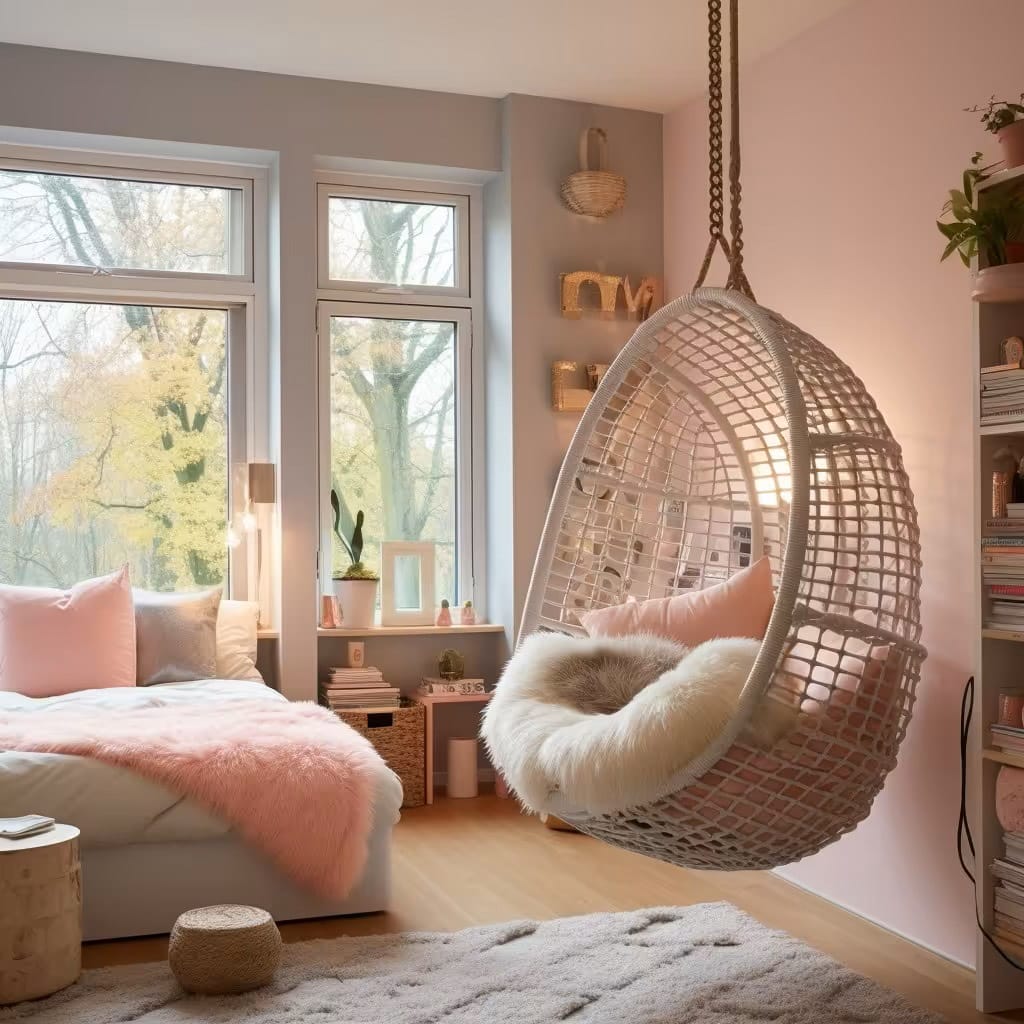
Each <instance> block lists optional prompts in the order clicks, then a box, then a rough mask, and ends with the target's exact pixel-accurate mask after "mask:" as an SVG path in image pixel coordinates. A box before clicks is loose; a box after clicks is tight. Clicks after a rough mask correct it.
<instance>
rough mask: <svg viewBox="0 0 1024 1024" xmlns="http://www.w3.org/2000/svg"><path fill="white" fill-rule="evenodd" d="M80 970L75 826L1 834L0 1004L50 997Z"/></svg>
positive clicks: (79, 893)
mask: <svg viewBox="0 0 1024 1024" xmlns="http://www.w3.org/2000/svg"><path fill="white" fill-rule="evenodd" d="M81 973H82V874H81V866H80V864H79V860H78V829H77V828H75V827H74V826H72V825H55V826H54V827H53V828H52V829H49V830H48V831H46V832H42V833H40V834H39V835H35V836H29V837H28V838H26V839H0V1003H20V1002H21V1001H22V1000H24V999H39V998H40V997H41V996H48V995H50V994H51V993H53V992H56V991H58V990H59V989H62V988H66V987H67V986H68V985H70V984H72V983H73V982H75V981H77V980H78V976H79V974H81Z"/></svg>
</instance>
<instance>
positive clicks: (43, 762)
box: [0, 679, 402, 846]
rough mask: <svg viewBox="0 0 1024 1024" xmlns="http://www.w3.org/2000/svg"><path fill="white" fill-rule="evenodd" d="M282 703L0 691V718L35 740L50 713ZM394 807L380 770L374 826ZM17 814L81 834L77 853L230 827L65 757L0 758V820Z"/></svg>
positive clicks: (238, 692)
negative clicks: (23, 723)
mask: <svg viewBox="0 0 1024 1024" xmlns="http://www.w3.org/2000/svg"><path fill="white" fill-rule="evenodd" d="M284 699H285V698H284V697H282V696H281V694H279V693H278V692H277V691H276V690H272V689H270V687H267V686H263V685H261V684H259V683H252V682H247V681H246V682H240V681H237V680H229V679H204V680H199V681H197V682H194V683H177V684H173V685H163V686H148V687H111V688H110V689H106V690H83V691H81V692H79V693H68V694H64V695H63V696H60V697H46V698H42V699H39V698H31V697H23V696H21V694H17V693H3V692H0V714H7V713H11V712H14V713H21V714H26V715H32V716H34V721H37V722H38V726H39V730H40V733H41V734H42V733H44V732H45V730H46V714H47V712H48V711H52V710H54V709H57V708H61V709H67V708H68V707H71V706H74V707H88V708H92V709H100V710H105V711H108V712H109V713H110V714H112V715H116V714H117V712H118V711H119V710H122V709H125V708H140V707H156V706H159V705H168V704H171V705H175V704H178V705H184V704H189V705H193V706H194V705H196V704H202V703H203V702H207V701H225V700H239V701H242V700H245V701H251V700H284ZM183 727H184V723H183ZM401 803H402V785H401V783H400V782H399V780H398V778H397V777H396V776H395V774H394V773H393V772H392V771H390V769H388V768H385V767H383V766H382V767H381V770H380V774H379V777H378V779H377V784H376V793H375V797H374V820H375V822H376V823H378V824H379V823H381V822H388V823H393V822H395V821H397V820H398V809H399V807H400V806H401ZM20 814H47V815H49V816H50V817H52V818H56V819H57V821H60V822H64V823H66V824H69V825H76V826H77V827H78V828H79V829H81V831H82V840H81V841H82V844H83V846H122V845H124V844H126V843H162V842H170V841H174V840H183V839H187V840H202V839H215V838H218V837H220V836H224V835H227V834H228V833H229V832H230V831H231V828H230V826H228V825H227V824H225V823H224V822H223V821H221V820H220V819H219V818H217V817H215V816H214V815H213V814H211V813H210V812H208V811H206V810H204V809H203V808H202V807H199V806H198V805H197V804H194V803H192V802H191V801H190V800H187V799H185V798H184V797H181V796H179V795H178V794H176V793H172V792H171V791H170V790H168V789H165V788H164V787H163V786H161V785H158V784H157V783H155V782H150V781H149V780H147V779H144V778H141V777H140V776H138V775H135V774H134V773H133V772H130V771H128V770H127V769H124V768H115V767H113V766H111V765H107V764H103V763H102V762H100V761H94V760H92V759H91V758H85V757H73V756H69V755H66V754H26V753H21V752H18V751H10V750H5V751H0V817H8V816H12V815H20Z"/></svg>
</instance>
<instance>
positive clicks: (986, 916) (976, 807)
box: [968, 168, 1024, 1013]
mask: <svg viewBox="0 0 1024 1024" xmlns="http://www.w3.org/2000/svg"><path fill="white" fill-rule="evenodd" d="M1021 187H1024V168H1014V169H1013V170H1010V171H1003V172H1001V173H1000V174H998V175H995V176H994V177H992V178H990V179H989V180H988V181H987V182H985V183H984V185H983V186H982V188H981V189H980V190H979V201H980V202H982V203H984V201H985V196H986V194H988V195H991V194H992V190H993V189H1005V188H1021ZM1013 334H1016V335H1020V336H1024V298H1022V301H1020V302H1002V303H984V302H976V303H974V330H973V335H974V368H975V369H974V374H973V381H972V386H973V391H974V394H973V410H974V428H975V432H976V443H975V445H974V452H975V484H976V491H975V529H974V558H975V572H974V580H975V583H974V595H975V601H974V608H975V624H976V631H975V636H976V642H975V659H974V664H975V673H974V681H975V695H974V725H973V731H972V736H971V744H970V748H969V752H968V758H969V762H968V772H969V784H970V789H969V812H970V820H971V825H972V827H973V829H974V841H975V845H976V853H977V856H976V863H975V878H976V879H977V898H978V916H979V917H980V919H981V921H982V923H983V925H984V926H985V928H986V929H987V930H989V931H991V930H992V927H993V921H992V895H993V888H994V884H993V878H992V873H991V871H990V870H989V865H990V864H991V863H992V861H993V860H994V859H995V858H996V857H1002V856H1003V853H1004V848H1003V839H1002V829H1001V828H1000V826H999V822H998V821H997V820H996V815H995V783H996V776H997V775H998V773H999V769H1000V768H1001V767H1002V766H1003V765H1013V766H1014V767H1018V768H1024V755H1020V754H1011V753H1005V752H1003V751H1000V750H993V749H990V747H989V727H990V726H991V725H992V724H993V723H994V722H995V721H996V720H997V718H998V698H999V691H1000V689H1002V688H1004V687H1008V686H1020V685H1024V647H1021V646H1020V645H1021V643H1024V632H1017V631H1015V630H1003V629H986V628H984V626H983V623H984V621H985V619H986V618H987V610H988V609H987V608H986V603H987V600H988V598H987V596H986V593H985V589H984V587H983V586H982V582H981V538H982V536H983V534H984V527H985V521H986V520H987V519H989V518H991V510H992V468H993V467H992V456H993V455H994V454H995V452H996V451H997V450H998V449H999V448H1000V447H1002V446H1003V444H1004V443H1006V442H1008V441H1011V440H1013V439H1016V448H1017V449H1018V450H1019V451H1020V452H1021V454H1022V455H1024V441H1022V437H1024V420H1008V421H1006V422H1005V423H998V424H984V425H983V424H982V423H981V402H980V392H981V375H980V372H979V371H980V368H981V367H982V366H992V365H994V364H996V363H999V362H1000V359H999V343H1000V342H1001V341H1002V340H1003V339H1004V338H1006V337H1009V336H1010V335H1013ZM977 962H978V970H977V1005H978V1009H979V1010H983V1011H985V1012H987V1013H998V1012H1000V1011H1002V1010H1010V1009H1016V1008H1018V1007H1022V1006H1024V972H1022V971H1018V970H1015V969H1014V968H1013V967H1011V966H1010V965H1009V964H1007V963H1006V962H1005V961H1004V960H1003V959H1002V958H1001V957H1000V956H999V954H998V953H997V952H996V951H995V950H994V949H993V948H992V946H991V945H990V944H989V943H988V941H987V940H986V939H985V937H984V936H983V935H982V934H981V933H980V932H979V933H978V946H977Z"/></svg>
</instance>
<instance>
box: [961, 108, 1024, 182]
mask: <svg viewBox="0 0 1024 1024" xmlns="http://www.w3.org/2000/svg"><path fill="white" fill-rule="evenodd" d="M967 110H968V112H969V113H972V114H981V123H982V124H983V125H984V126H985V130H986V131H990V132H991V133H992V134H993V135H994V136H995V137H996V138H997V139H998V140H999V145H1000V147H1001V148H1002V150H1003V163H1004V165H1005V166H1006V167H1007V168H1009V167H1020V165H1021V164H1024V92H1022V93H1021V94H1020V97H1019V98H1018V99H1017V100H1016V101H1014V100H997V99H996V98H995V96H993V97H992V98H991V99H990V100H989V101H988V103H987V104H986V105H985V106H984V107H967Z"/></svg>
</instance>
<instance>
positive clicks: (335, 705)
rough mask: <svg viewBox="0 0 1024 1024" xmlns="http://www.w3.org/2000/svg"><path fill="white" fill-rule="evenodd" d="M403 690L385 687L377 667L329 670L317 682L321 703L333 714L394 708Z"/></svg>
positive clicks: (385, 684) (395, 687)
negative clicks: (360, 709) (328, 673)
mask: <svg viewBox="0 0 1024 1024" xmlns="http://www.w3.org/2000/svg"><path fill="white" fill-rule="evenodd" d="M401 697H402V691H401V690H399V689H398V687H397V686H388V684H387V683H386V682H385V681H384V676H383V675H382V674H381V671H380V669H379V668H373V667H372V666H371V667H367V668H332V669H331V670H330V675H329V676H328V678H327V679H325V680H323V681H322V682H321V683H320V703H321V704H323V705H324V706H325V707H328V708H330V709H331V710H332V711H351V710H353V709H354V708H397V707H398V706H399V703H400V701H401Z"/></svg>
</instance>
